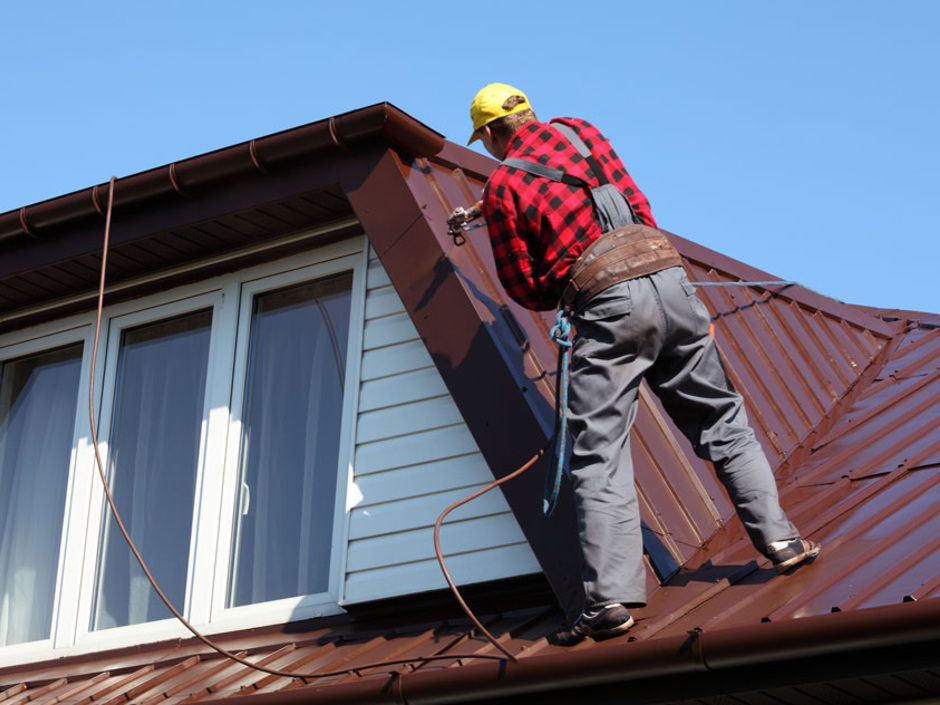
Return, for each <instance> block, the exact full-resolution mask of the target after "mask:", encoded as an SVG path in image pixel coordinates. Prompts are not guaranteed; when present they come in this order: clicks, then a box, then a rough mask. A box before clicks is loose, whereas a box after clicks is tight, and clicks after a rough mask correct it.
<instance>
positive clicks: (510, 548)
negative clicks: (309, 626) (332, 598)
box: [344, 253, 539, 603]
mask: <svg viewBox="0 0 940 705" xmlns="http://www.w3.org/2000/svg"><path fill="white" fill-rule="evenodd" d="M367 289H368V292H367V295H366V309H365V328H364V330H363V354H362V370H361V384H360V392H359V417H358V422H357V426H356V454H355V462H354V477H353V484H354V487H353V488H352V492H351V496H352V497H354V498H358V501H355V502H354V506H352V508H351V509H350V517H349V522H350V523H349V546H348V554H347V557H346V582H345V597H344V601H345V602H346V603H353V602H361V601H365V600H374V599H378V598H383V597H392V596H395V595H404V594H408V593H414V592H421V591H424V590H431V589H435V588H441V587H445V586H446V583H445V582H444V578H443V576H442V575H441V571H440V568H439V567H438V565H437V561H436V559H435V557H434V545H433V528H434V522H435V521H436V520H437V517H438V515H439V514H440V513H441V511H443V510H444V509H445V508H446V507H447V506H449V505H450V504H452V503H453V502H455V501H456V500H458V499H460V498H462V497H465V496H466V495H468V494H470V493H471V492H473V491H474V490H476V489H478V488H480V487H483V486H484V485H485V484H486V483H488V482H490V481H491V480H492V479H493V476H492V474H491V473H490V471H489V469H488V468H487V466H486V463H485V462H484V460H483V456H482V455H481V454H480V451H479V448H478V447H477V445H476V443H475V442H474V440H473V437H472V436H471V435H470V432H469V431H468V430H467V426H466V424H465V423H464V422H463V419H462V418H461V416H460V412H459V411H458V410H457V406H456V405H455V404H454V401H453V399H452V398H451V396H450V394H449V393H448V391H447V388H446V387H445V385H444V382H443V380H442V379H441V376H440V373H438V371H437V368H436V367H434V363H433V361H432V360H431V356H430V355H429V354H428V352H427V349H426V348H425V347H424V343H423V342H422V341H421V339H420V337H419V336H418V332H417V330H415V327H414V325H413V324H412V323H411V319H409V317H408V314H407V313H406V312H405V309H404V306H403V305H402V303H401V300H400V299H399V298H398V294H397V293H396V292H395V289H394V288H393V287H392V285H391V282H390V281H389V278H388V275H387V274H386V272H385V270H384V268H383V267H382V265H381V263H380V262H379V261H378V259H376V258H375V255H374V253H373V254H371V255H370V261H369V271H368V278H367ZM441 536H442V543H443V548H444V554H445V556H446V557H447V559H448V560H447V567H448V569H449V570H450V571H451V574H452V575H453V577H454V580H455V581H457V582H458V583H472V582H479V581H482V580H493V579H496V578H504V577H509V576H514V575H524V574H527V573H534V572H537V571H538V570H539V567H538V563H537V562H536V560H535V557H534V555H533V554H532V550H531V549H530V548H529V545H528V544H527V543H526V541H525V538H524V537H523V535H522V531H521V530H520V529H519V525H518V524H517V523H516V520H515V517H513V515H512V513H511V512H510V511H509V507H508V506H507V504H506V501H505V499H504V498H503V496H502V494H501V493H500V491H499V490H494V491H492V492H490V493H488V494H486V495H484V496H483V497H480V498H479V499H476V500H474V501H473V502H471V503H469V504H467V505H464V506H463V507H461V508H460V509H458V510H457V511H455V512H453V513H452V514H451V515H450V516H449V517H448V520H447V523H445V525H444V529H443V531H442V532H441Z"/></svg>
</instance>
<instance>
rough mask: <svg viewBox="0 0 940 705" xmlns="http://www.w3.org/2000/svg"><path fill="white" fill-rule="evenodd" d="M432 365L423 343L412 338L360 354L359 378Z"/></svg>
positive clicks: (385, 375) (366, 379)
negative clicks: (360, 368) (408, 340)
mask: <svg viewBox="0 0 940 705" xmlns="http://www.w3.org/2000/svg"><path fill="white" fill-rule="evenodd" d="M433 366H434V361H433V360H432V359H431V356H430V354H428V349H427V348H426V347H424V343H423V342H422V341H420V340H414V341H412V342H410V343H402V344H401V345H391V346H389V347H387V348H381V349H379V350H367V351H366V352H365V353H364V354H363V356H362V372H361V378H362V380H363V381H369V380H372V379H378V378H379V377H389V376H391V375H397V374H401V373H402V372H412V371H414V370H420V369H422V368H425V367H433Z"/></svg>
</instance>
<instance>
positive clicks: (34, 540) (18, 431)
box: [0, 345, 82, 645]
mask: <svg viewBox="0 0 940 705" xmlns="http://www.w3.org/2000/svg"><path fill="white" fill-rule="evenodd" d="M81 356H82V346H81V345H75V346H70V347H68V348H64V349H61V350H58V351H54V352H50V353H44V354H41V355H36V356H31V357H29V358H24V359H21V360H17V361H11V362H8V363H6V364H4V365H3V367H2V375H0V645H8V644H18V643H23V642H27V641H35V640H38V639H48V638H49V637H50V629H51V626H52V610H53V601H54V599H55V587H56V578H57V570H58V562H59V546H60V543H61V534H62V519H63V516H64V513H65V495H66V489H67V484H68V474H69V461H70V456H71V452H72V437H73V432H74V424H75V409H76V405H77V401H78V385H79V375H80V373H81Z"/></svg>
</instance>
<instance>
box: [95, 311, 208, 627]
mask: <svg viewBox="0 0 940 705" xmlns="http://www.w3.org/2000/svg"><path fill="white" fill-rule="evenodd" d="M211 324H212V312H211V310H210V311H201V312H199V313H195V314H190V315H187V316H183V317H181V318H176V319H172V320H168V321H161V322H160V323H154V324H149V325H146V326H141V327H139V328H133V329H128V330H125V331H124V333H123V335H122V338H121V349H120V353H119V358H118V373H117V382H116V387H115V390H116V391H115V402H114V412H113V421H112V424H111V435H110V441H109V448H110V465H109V469H108V474H109V481H110V483H111V491H112V493H113V494H114V500H115V503H116V504H117V507H118V511H119V512H120V513H121V517H122V519H123V520H124V525H125V526H126V527H127V530H128V531H129V532H130V534H131V538H132V539H133V540H134V543H135V544H136V545H137V548H138V550H140V552H141V555H143V557H144V560H145V561H146V562H147V565H148V567H149V568H150V572H151V573H153V576H154V578H155V579H156V581H157V583H158V584H159V585H160V587H161V589H162V590H163V592H164V593H165V594H166V596H167V597H168V598H169V599H170V601H171V602H173V604H174V605H176V606H177V608H178V609H182V607H183V599H184V596H185V589H186V568H187V565H188V562H189V543H190V535H191V529H192V518H193V500H194V491H195V480H196V466H197V463H198V461H199V458H198V455H199V439H200V434H201V430H202V421H203V404H204V396H205V387H206V368H207V364H208V356H209V332H210V326H211ZM169 616H170V613H169V611H168V610H167V609H166V606H165V605H164V604H163V603H162V602H161V601H160V598H159V597H157V595H156V593H155V592H154V591H153V589H152V588H151V587H150V583H149V582H148V581H147V578H146V577H145V576H144V573H143V571H142V570H141V568H140V566H139V565H137V561H136V560H135V559H134V557H133V555H132V554H131V552H130V549H129V548H128V547H127V545H126V544H125V543H124V538H123V537H122V536H121V534H120V531H119V530H118V528H117V526H116V525H115V523H114V518H113V517H112V515H111V512H110V511H109V510H106V517H105V524H104V531H103V533H102V541H101V551H100V558H99V565H98V581H97V586H96V597H95V609H94V614H93V620H92V627H93V628H94V629H107V628H108V627H116V626H123V625H127V624H138V623H140V622H147V621H151V620H154V619H163V618H165V617H169Z"/></svg>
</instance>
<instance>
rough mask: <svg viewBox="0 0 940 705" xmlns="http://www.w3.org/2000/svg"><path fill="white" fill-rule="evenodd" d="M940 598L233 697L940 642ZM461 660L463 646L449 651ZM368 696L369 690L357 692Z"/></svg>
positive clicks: (544, 681)
mask: <svg viewBox="0 0 940 705" xmlns="http://www.w3.org/2000/svg"><path fill="white" fill-rule="evenodd" d="M938 629H940V599H934V600H925V601H922V602H913V603H905V604H902V605H891V606H886V607H875V608H870V609H865V610H858V611H853V612H840V613H833V614H824V615H815V616H811V617H802V618H799V619H792V620H785V621H782V622H769V623H762V624H755V625H753V626H749V627H738V628H729V629H721V630H715V631H712V632H703V631H694V632H690V633H689V634H688V635H684V636H673V637H665V638H656V639H650V640H648V641H640V642H634V643H630V642H621V643H618V644H611V645H610V646H609V647H607V648H604V649H588V650H577V649H576V650H573V651H565V652H564V653H559V652H557V651H555V652H553V653H551V654H546V655H544V656H533V657H531V658H522V659H520V660H519V661H518V662H517V663H507V662H502V661H501V662H496V661H487V662H484V663H477V664H472V665H468V666H463V667H461V668H459V669H448V668H441V669H438V668H435V669H432V670H418V671H414V672H411V673H407V674H404V675H399V676H398V678H397V679H396V683H395V686H394V687H395V691H397V693H398V695H399V696H400V698H401V700H399V701H396V700H395V699H394V695H393V693H391V692H389V688H388V680H387V678H385V679H382V678H378V677H375V678H363V679H362V680H360V681H357V682H350V683H339V684H330V685H323V686H319V687H318V686H317V685H312V686H310V687H307V688H294V689H291V690H283V691H277V692H273V693H265V694H256V695H242V696H238V702H239V703H241V705H300V704H301V703H313V702H365V701H367V700H368V701H369V702H408V703H425V702H458V701H459V702H464V701H470V700H473V699H474V698H478V699H479V698H487V697H490V698H491V697H496V696H498V695H500V694H510V693H512V694H516V695H518V694H522V693H536V692H544V691H549V690H557V689H558V688H562V687H567V686H573V685H578V686H582V687H583V686H590V685H594V684H601V683H612V682H620V681H634V682H638V681H644V680H647V679H651V678H660V677H663V676H670V675H673V676H674V675H681V674H688V673H704V672H706V671H711V672H715V671H720V670H722V669H729V668H735V667H757V666H762V665H765V664H768V663H773V662H776V661H778V660H781V659H786V658H790V657H794V656H799V657H801V658H808V657H820V658H822V657H828V656H838V655H849V654H852V653H854V652H858V651H860V650H864V649H870V648H891V647H894V646H899V645H903V644H918V643H924V642H929V641H936V640H937V634H938V633H940V632H938ZM455 658H457V659H459V658H460V656H459V655H455ZM363 698H365V699H363Z"/></svg>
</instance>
